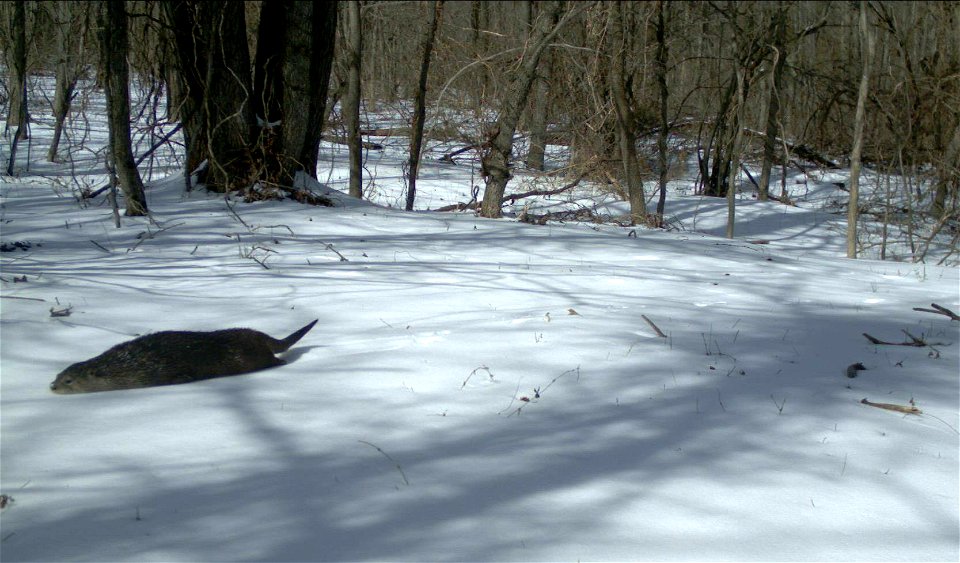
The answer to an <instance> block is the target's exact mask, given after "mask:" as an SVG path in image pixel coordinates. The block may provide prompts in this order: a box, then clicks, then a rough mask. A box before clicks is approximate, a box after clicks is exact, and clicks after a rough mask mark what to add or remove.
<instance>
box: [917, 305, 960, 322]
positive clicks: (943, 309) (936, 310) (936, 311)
mask: <svg viewBox="0 0 960 563" xmlns="http://www.w3.org/2000/svg"><path fill="white" fill-rule="evenodd" d="M930 306H931V307H933V309H926V308H924V307H914V308H913V310H914V311H921V312H924V313H934V314H937V315H944V316H946V317H949V318H950V320H951V321H960V315H957V314H956V313H954V312H953V311H951V310H950V309H947V308H946V307H941V306H940V305H937V304H936V303H931V304H930Z"/></svg>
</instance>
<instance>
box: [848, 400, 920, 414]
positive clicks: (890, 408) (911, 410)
mask: <svg viewBox="0 0 960 563" xmlns="http://www.w3.org/2000/svg"><path fill="white" fill-rule="evenodd" d="M860 402H861V403H863V404H864V405H869V406H871V407H877V408H878V409H886V410H888V411H896V412H902V413H906V414H923V411H922V410H920V409H918V408H917V407H915V406H913V405H910V406H909V407H905V406H903V405H894V404H891V403H872V402H870V401H868V400H866V399H863V400H862V401H860Z"/></svg>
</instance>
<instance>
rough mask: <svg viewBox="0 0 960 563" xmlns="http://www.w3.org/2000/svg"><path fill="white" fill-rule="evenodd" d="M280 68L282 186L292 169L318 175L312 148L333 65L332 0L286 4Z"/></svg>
mask: <svg viewBox="0 0 960 563" xmlns="http://www.w3.org/2000/svg"><path fill="white" fill-rule="evenodd" d="M287 21H288V25H287V28H286V50H285V55H284V66H283V84H284V88H283V115H284V119H283V121H282V127H283V135H282V137H283V145H282V149H281V150H282V154H283V158H284V159H285V160H286V161H287V165H286V166H284V176H283V177H282V182H283V183H284V184H293V179H294V175H295V173H296V171H297V170H302V171H303V172H304V173H306V174H307V175H308V176H311V177H315V176H316V174H317V150H318V149H319V147H320V136H321V133H322V132H323V116H324V110H325V105H326V102H327V88H328V85H329V83H330V68H331V66H332V64H333V42H334V36H335V34H336V25H337V4H336V2H310V1H295V2H290V3H289V5H288V9H287Z"/></svg>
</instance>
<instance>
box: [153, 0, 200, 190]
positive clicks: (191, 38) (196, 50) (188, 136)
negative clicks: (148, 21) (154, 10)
mask: <svg viewBox="0 0 960 563" xmlns="http://www.w3.org/2000/svg"><path fill="white" fill-rule="evenodd" d="M210 5H211V4H208V3H206V2H197V1H191V0H171V1H167V2H164V3H163V5H162V6H163V8H164V12H163V13H164V15H165V16H166V20H167V21H166V23H167V27H168V29H169V33H170V34H171V35H172V40H173V44H174V51H175V53H176V56H175V57H174V59H175V62H176V64H175V66H176V72H175V73H174V74H176V78H175V79H174V80H172V81H171V84H172V85H175V86H176V87H175V88H172V92H174V93H175V94H176V98H177V111H178V117H179V118H180V121H181V123H183V137H184V141H185V144H186V153H187V154H186V162H185V166H184V168H185V170H184V174H185V179H186V181H187V187H188V189H189V188H190V174H191V173H192V172H193V171H194V170H196V169H197V167H198V166H200V163H201V162H202V161H203V160H204V159H205V158H207V135H208V133H207V119H206V117H205V115H204V107H205V104H204V98H205V97H206V95H207V94H206V89H207V87H206V86H207V84H206V77H207V59H208V56H207V51H208V50H209V48H210V47H209V43H210V41H209V34H210V29H209V28H210V25H209V20H210V19H211V18H212V16H211V15H210V13H209V10H210Z"/></svg>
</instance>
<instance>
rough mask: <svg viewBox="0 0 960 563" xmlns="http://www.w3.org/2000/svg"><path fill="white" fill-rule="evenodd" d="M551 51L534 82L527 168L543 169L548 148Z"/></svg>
mask: <svg viewBox="0 0 960 563" xmlns="http://www.w3.org/2000/svg"><path fill="white" fill-rule="evenodd" d="M527 4H528V9H527V26H528V27H529V28H532V27H533V23H534V19H533V5H534V3H533V2H532V1H528V2H527ZM551 59H552V57H551V56H550V52H549V51H548V52H546V53H544V54H543V60H542V61H541V62H540V66H539V67H538V71H537V78H536V80H535V82H534V84H533V100H531V104H530V116H529V118H530V148H529V150H528V151H527V168H530V169H531V170H543V169H544V158H545V156H546V148H547V117H548V114H549V111H548V109H549V94H550V80H551V75H552V69H551Z"/></svg>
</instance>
